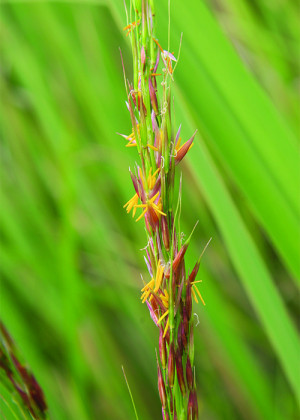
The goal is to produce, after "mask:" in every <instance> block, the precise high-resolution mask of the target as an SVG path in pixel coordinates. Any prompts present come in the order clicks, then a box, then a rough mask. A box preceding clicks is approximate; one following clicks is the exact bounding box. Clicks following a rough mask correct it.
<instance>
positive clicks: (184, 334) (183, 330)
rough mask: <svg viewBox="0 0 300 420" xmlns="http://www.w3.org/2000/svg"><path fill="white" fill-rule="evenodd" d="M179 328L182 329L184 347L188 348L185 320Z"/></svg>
mask: <svg viewBox="0 0 300 420" xmlns="http://www.w3.org/2000/svg"><path fill="white" fill-rule="evenodd" d="M179 328H180V330H181V340H182V345H183V348H184V349H186V348H187V335H186V333H185V328H184V323H183V322H181V324H180V326H179Z"/></svg>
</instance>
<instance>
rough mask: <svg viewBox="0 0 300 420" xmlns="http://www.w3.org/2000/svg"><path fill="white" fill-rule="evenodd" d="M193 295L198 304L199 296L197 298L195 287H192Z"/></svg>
mask: <svg viewBox="0 0 300 420" xmlns="http://www.w3.org/2000/svg"><path fill="white" fill-rule="evenodd" d="M192 294H193V296H194V299H195V301H196V303H198V299H197V296H196V294H195V292H194V287H192Z"/></svg>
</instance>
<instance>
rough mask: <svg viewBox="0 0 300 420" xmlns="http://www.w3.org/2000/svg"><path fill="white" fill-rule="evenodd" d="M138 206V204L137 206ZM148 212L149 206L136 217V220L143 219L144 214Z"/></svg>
mask: <svg viewBox="0 0 300 420" xmlns="http://www.w3.org/2000/svg"><path fill="white" fill-rule="evenodd" d="M136 207H138V206H136ZM146 213H147V208H145V210H144V211H143V213H142V214H141V215H140V216H139V217H138V218H137V219H136V222H138V221H139V220H141V219H142V217H143V216H145V214H146Z"/></svg>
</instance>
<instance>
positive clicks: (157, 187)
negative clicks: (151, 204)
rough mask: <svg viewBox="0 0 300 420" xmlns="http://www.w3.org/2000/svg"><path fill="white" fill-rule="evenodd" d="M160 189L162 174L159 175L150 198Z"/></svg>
mask: <svg viewBox="0 0 300 420" xmlns="http://www.w3.org/2000/svg"><path fill="white" fill-rule="evenodd" d="M160 190H161V176H160V175H159V176H158V177H157V180H156V182H155V184H154V187H153V188H152V190H151V193H150V194H149V198H152V197H154V196H155V195H156V194H157V193H158V191H160Z"/></svg>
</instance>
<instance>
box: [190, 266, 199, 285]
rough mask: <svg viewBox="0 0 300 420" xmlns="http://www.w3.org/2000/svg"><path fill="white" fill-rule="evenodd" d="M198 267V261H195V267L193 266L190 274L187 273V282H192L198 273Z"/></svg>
mask: <svg viewBox="0 0 300 420" xmlns="http://www.w3.org/2000/svg"><path fill="white" fill-rule="evenodd" d="M199 267H200V261H197V262H196V264H195V267H194V268H193V270H192V272H191V274H190V275H189V283H193V281H195V278H196V276H197V274H198V270H199Z"/></svg>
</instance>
